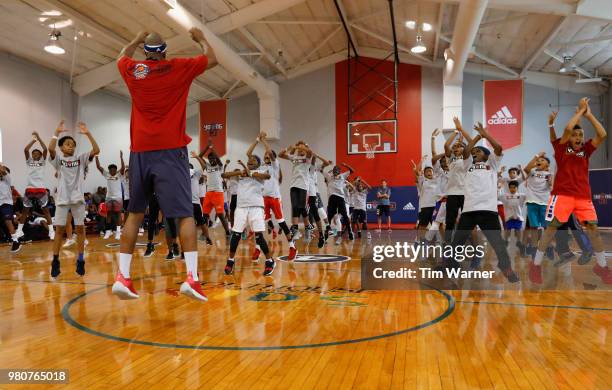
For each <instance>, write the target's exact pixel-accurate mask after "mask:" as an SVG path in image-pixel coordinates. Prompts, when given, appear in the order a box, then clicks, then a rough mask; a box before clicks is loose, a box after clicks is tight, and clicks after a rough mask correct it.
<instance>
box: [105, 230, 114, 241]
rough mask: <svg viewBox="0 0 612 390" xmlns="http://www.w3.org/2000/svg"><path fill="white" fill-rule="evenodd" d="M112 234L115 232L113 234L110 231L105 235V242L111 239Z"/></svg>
mask: <svg viewBox="0 0 612 390" xmlns="http://www.w3.org/2000/svg"><path fill="white" fill-rule="evenodd" d="M111 234H113V232H111V231H110V230H107V231H106V232H105V233H104V239H105V240H108V239H109V238H110V236H111Z"/></svg>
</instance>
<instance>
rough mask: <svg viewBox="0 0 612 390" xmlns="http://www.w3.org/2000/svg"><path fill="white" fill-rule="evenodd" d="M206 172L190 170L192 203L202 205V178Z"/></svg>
mask: <svg viewBox="0 0 612 390" xmlns="http://www.w3.org/2000/svg"><path fill="white" fill-rule="evenodd" d="M203 174H204V172H202V170H201V169H190V170H189V176H190V177H191V203H196V204H200V178H201V177H202V175H203Z"/></svg>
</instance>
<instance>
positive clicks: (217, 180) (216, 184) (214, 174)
mask: <svg viewBox="0 0 612 390" xmlns="http://www.w3.org/2000/svg"><path fill="white" fill-rule="evenodd" d="M222 174H223V164H221V165H214V166H213V165H210V163H209V162H206V177H207V182H206V190H207V191H209V192H211V191H212V192H223V179H222V178H221V175H222Z"/></svg>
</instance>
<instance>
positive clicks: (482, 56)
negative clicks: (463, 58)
mask: <svg viewBox="0 0 612 390" xmlns="http://www.w3.org/2000/svg"><path fill="white" fill-rule="evenodd" d="M440 39H442V40H443V41H445V42H448V43H451V39H450V38H449V37H447V36H444V35H441V36H440ZM470 53H471V54H473V55H474V56H475V57H478V58H480V59H481V60H483V61H485V62H487V63H489V64H491V65H493V66H495V67H497V68H499V69H501V70H503V71H504V72H506V73H508V74H510V75H512V76H514V77H519V74H518V72H516V71H515V70H513V69H512V68H510V67H508V66H506V65H504V64H502V63H501V62H499V61H497V60H494V59H493V58H491V57H489V56H487V55H485V54H483V53H480V52H479V51H477V50H473V49H472V50H470Z"/></svg>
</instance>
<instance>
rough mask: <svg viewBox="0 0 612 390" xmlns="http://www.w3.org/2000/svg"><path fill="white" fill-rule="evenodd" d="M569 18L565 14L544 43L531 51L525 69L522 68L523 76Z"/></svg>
mask: <svg viewBox="0 0 612 390" xmlns="http://www.w3.org/2000/svg"><path fill="white" fill-rule="evenodd" d="M567 20H568V17H567V16H563V17H562V18H561V20H560V21H559V23H557V25H556V26H555V27H554V28H553V29H552V30H551V31H550V32H549V33H548V35H547V36H546V37H545V38H544V40H543V41H542V43H540V45H539V46H538V47H537V48H536V49H535V50H534V52H533V53H531V56H529V58H528V59H527V62H525V65H524V66H523V70H521V77H523V75H525V73H527V71H528V70H529V68H530V67H531V65H533V63H534V62H535V61H536V60H537V59H538V57H539V56H540V54H542V51H543V50H544V49H546V47H548V45H549V44H550V43H551V42H552V41H553V40H554V39H555V38H556V37H557V35H558V34H559V32H560V31H561V29H562V28H563V26H564V25H565V23H566V22H567Z"/></svg>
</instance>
